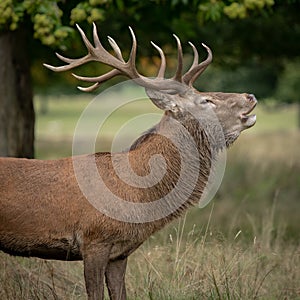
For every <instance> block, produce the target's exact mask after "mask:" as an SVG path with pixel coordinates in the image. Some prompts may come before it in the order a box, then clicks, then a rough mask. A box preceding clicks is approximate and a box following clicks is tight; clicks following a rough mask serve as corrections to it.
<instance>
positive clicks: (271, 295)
mask: <svg viewBox="0 0 300 300" xmlns="http://www.w3.org/2000/svg"><path fill="white" fill-rule="evenodd" d="M137 93H139V92H137ZM116 96H117V95H116ZM138 96H139V94H138ZM139 97H140V96H139ZM69 98H70V97H69ZM69 98H67V97H60V98H57V99H53V98H49V99H47V113H46V114H42V112H41V110H42V106H43V105H44V103H43V102H42V101H45V99H44V98H37V99H36V102H35V104H36V111H37V129H36V135H37V140H36V153H37V156H38V157H39V158H44V159H52V158H59V157H64V156H68V155H71V153H72V138H73V133H74V130H75V127H76V123H77V121H78V118H79V117H80V115H81V112H82V111H83V110H84V109H85V107H86V106H87V105H88V103H89V101H90V100H91V97H89V98H82V97H80V98H79V97H73V99H71V100H70V99H69ZM108 106H109V105H108V104H107V102H105V101H104V102H102V103H100V104H99V111H98V109H95V110H93V112H94V113H91V115H89V118H88V121H87V122H88V123H90V124H97V122H99V120H102V119H103V112H104V111H105V110H107V109H108ZM150 111H151V112H153V113H155V114H156V113H157V110H156V109H155V108H154V107H153V105H151V103H150V102H149V101H138V102H137V103H135V104H130V105H128V106H124V107H121V108H120V109H119V110H117V112H115V113H113V114H111V116H110V118H109V119H108V121H107V122H106V123H105V124H104V126H103V128H102V129H101V130H103V133H101V134H100V137H98V138H97V142H96V146H95V149H96V150H97V151H98V150H108V149H109V148H110V144H111V142H110V140H111V138H112V136H113V135H114V134H115V133H116V132H118V130H119V129H120V126H122V124H124V122H126V121H128V120H131V119H132V118H135V117H136V116H139V115H140V114H147V113H149V112H150ZM256 113H257V118H258V121H257V124H256V125H255V127H254V128H252V129H251V130H249V131H247V132H244V133H243V134H242V136H241V137H240V138H239V140H238V141H237V142H236V144H235V145H234V146H233V147H232V148H231V149H229V150H228V153H227V158H228V159H227V167H226V172H225V176H224V179H223V182H222V185H221V187H220V189H219V191H218V193H217V195H216V196H215V198H214V200H213V201H212V202H211V203H210V204H209V205H207V206H206V207H205V208H203V209H199V208H194V209H192V210H191V211H189V212H188V213H187V214H186V215H185V216H184V217H183V218H182V219H180V220H179V221H177V222H174V223H172V224H171V225H170V226H169V227H167V228H165V229H164V230H162V231H161V232H159V233H157V234H156V235H154V236H152V237H151V238H150V239H149V240H148V241H147V242H145V243H144V245H143V246H142V247H140V248H139V249H138V250H137V251H136V252H135V253H134V254H133V255H132V256H131V257H130V259H129V266H128V272H127V276H126V281H127V286H128V297H129V299H136V300H137V299H158V300H159V299H170V300H173V299H175V300H181V299H182V300H183V299H300V247H299V238H300V222H299V217H300V215H299V211H300V151H299V144H300V131H299V129H297V109H296V107H295V106H288V107H283V108H281V109H275V108H271V107H268V106H262V105H259V107H258V108H257V109H256ZM155 118H156V116H155ZM155 118H154V119H155ZM145 119H146V117H145V118H144V119H143V118H141V119H137V120H136V122H137V123H135V124H134V125H133V126H128V130H127V131H126V130H125V131H124V132H123V133H124V134H123V136H124V141H125V142H124V141H122V145H123V144H124V143H125V144H126V142H128V141H131V140H132V139H133V138H134V137H137V136H138V134H139V133H140V132H142V131H144V130H145V129H146V128H147V126H148V127H150V125H151V122H152V119H151V120H148V119H147V122H146V121H145ZM89 134H91V131H89V130H88V127H87V131H86V133H82V136H80V138H82V140H83V144H84V141H85V139H86V138H88V137H89ZM0 299H9V300H11V299H24V300H25V299H26V300H27V299H74V300H75V299H76V300H77V299H85V289H84V282H83V269H82V264H81V263H80V262H68V263H65V262H52V261H43V260H39V259H34V258H32V259H23V258H11V257H9V256H8V255H6V254H3V253H0Z"/></svg>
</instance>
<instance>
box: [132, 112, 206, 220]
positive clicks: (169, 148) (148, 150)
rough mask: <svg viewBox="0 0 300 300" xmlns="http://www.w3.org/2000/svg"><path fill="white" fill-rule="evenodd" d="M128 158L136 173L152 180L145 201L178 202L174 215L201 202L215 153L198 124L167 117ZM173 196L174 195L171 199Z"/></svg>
mask: <svg viewBox="0 0 300 300" xmlns="http://www.w3.org/2000/svg"><path fill="white" fill-rule="evenodd" d="M128 155H129V161H130V165H131V168H132V170H133V171H134V172H135V173H136V174H137V175H138V176H140V178H147V179H145V180H146V181H147V180H148V182H146V183H147V184H148V185H147V186H148V187H147V188H144V189H142V190H143V197H142V201H143V202H151V201H154V200H157V199H162V198H164V197H165V198H166V201H174V207H175V206H176V207H177V209H175V210H174V213H173V214H171V216H177V215H178V214H179V213H181V212H183V211H184V209H186V208H188V207H189V206H191V205H195V204H197V203H198V202H199V200H200V197H201V195H202V193H203V190H204V188H205V185H206V182H207V179H208V176H209V172H210V166H211V151H210V146H209V143H208V139H207V136H206V134H205V131H204V129H202V128H200V127H199V124H198V123H197V122H196V121H191V120H189V119H186V120H184V121H183V122H178V121H176V120H175V119H173V118H172V117H171V116H170V115H168V114H165V115H164V116H163V118H162V120H161V121H160V123H159V124H157V125H156V126H155V127H153V128H152V129H150V130H149V131H148V133H146V134H145V135H144V136H142V137H140V139H138V140H137V142H136V143H135V144H134V145H133V147H132V149H131V151H129V153H128ZM176 189H177V191H176ZM174 191H175V192H174ZM170 193H173V196H172V197H171V199H167V197H166V195H170ZM177 198H178V199H177ZM184 199H185V201H183V200H184Z"/></svg>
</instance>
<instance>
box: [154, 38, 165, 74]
mask: <svg viewBox="0 0 300 300" xmlns="http://www.w3.org/2000/svg"><path fill="white" fill-rule="evenodd" d="M151 45H152V46H153V47H154V48H155V49H156V50H157V51H158V52H159V55H160V59H161V63H160V68H159V71H158V74H157V78H164V76H165V71H166V57H165V54H164V52H163V50H162V49H161V48H160V47H158V46H157V45H156V44H154V43H153V42H151Z"/></svg>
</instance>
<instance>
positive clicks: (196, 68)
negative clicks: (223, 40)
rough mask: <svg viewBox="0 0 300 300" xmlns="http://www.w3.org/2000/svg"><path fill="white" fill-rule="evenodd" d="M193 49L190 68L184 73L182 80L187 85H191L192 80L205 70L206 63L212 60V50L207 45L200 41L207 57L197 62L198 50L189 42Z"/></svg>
mask: <svg viewBox="0 0 300 300" xmlns="http://www.w3.org/2000/svg"><path fill="white" fill-rule="evenodd" d="M190 45H191V46H192V48H193V51H194V61H193V64H192V66H191V68H190V69H189V70H188V71H187V72H186V73H185V74H184V76H183V82H184V83H185V84H187V85H189V86H192V85H193V83H194V81H195V80H196V79H197V78H198V77H199V76H200V75H201V74H202V73H203V72H204V71H205V69H206V68H207V67H208V65H209V64H210V63H211V62H212V58H213V56H212V52H211V50H210V48H209V47H208V46H206V45H205V44H203V43H202V46H203V47H204V48H205V49H206V51H207V53H208V56H207V58H206V59H205V60H204V61H202V62H201V63H200V64H198V51H197V49H196V47H195V46H194V45H193V44H192V43H190Z"/></svg>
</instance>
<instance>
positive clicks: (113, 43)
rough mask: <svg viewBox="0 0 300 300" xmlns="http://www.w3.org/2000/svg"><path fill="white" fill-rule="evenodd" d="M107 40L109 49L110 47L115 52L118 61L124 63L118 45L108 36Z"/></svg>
mask: <svg viewBox="0 0 300 300" xmlns="http://www.w3.org/2000/svg"><path fill="white" fill-rule="evenodd" d="M107 38H108V42H109V44H110V45H111V47H112V48H113V50H114V51H115V53H116V56H117V58H118V59H119V60H121V61H122V62H125V61H124V58H123V56H122V52H121V50H120V48H119V46H118V44H117V43H116V41H115V40H114V39H113V38H112V37H110V36H108V37H107Z"/></svg>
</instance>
